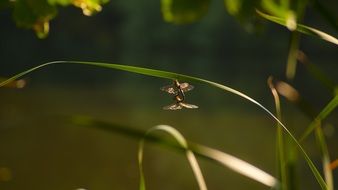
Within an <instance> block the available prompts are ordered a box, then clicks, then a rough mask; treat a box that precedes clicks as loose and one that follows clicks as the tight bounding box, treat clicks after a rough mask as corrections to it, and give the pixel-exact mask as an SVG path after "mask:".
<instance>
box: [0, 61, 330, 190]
mask: <svg viewBox="0 0 338 190" xmlns="http://www.w3.org/2000/svg"><path fill="white" fill-rule="evenodd" d="M52 64H80V65H81V64H82V65H91V66H97V67H105V68H110V69H117V70H123V71H127V72H132V73H138V74H142V75H148V76H153V77H158V78H167V79H171V80H175V79H177V80H183V81H184V80H186V81H193V82H199V83H204V84H208V85H210V86H213V87H216V88H219V89H221V90H224V91H226V92H230V93H232V94H235V95H237V96H240V97H242V98H244V99H245V100H247V101H249V102H251V103H253V104H255V105H256V106H258V107H260V108H261V109H263V110H264V111H265V112H266V113H267V114H268V115H269V116H271V117H272V118H273V119H274V120H275V121H276V122H278V123H279V124H280V125H281V126H282V127H283V129H284V131H285V132H286V133H287V135H288V136H289V137H290V138H291V139H292V141H293V142H294V143H295V144H296V145H297V147H298V148H299V150H300V151H301V153H302V155H303V157H304V159H305V160H306V162H307V164H308V166H309V167H310V169H311V171H312V173H313V175H314V176H315V178H316V180H317V182H318V183H319V185H320V186H321V188H322V189H327V185H326V183H325V181H324V179H323V178H322V176H321V175H320V173H319V171H318V169H317V168H316V166H315V165H314V164H313V162H312V160H311V159H310V158H309V156H308V155H307V153H306V151H305V150H304V148H303V147H302V146H301V145H300V143H299V142H298V140H297V139H296V138H295V137H294V136H293V135H292V133H291V132H290V131H289V130H288V128H287V127H286V126H285V125H284V124H283V123H282V122H281V121H280V120H278V118H277V117H276V116H275V115H274V114H272V113H271V112H270V111H269V110H268V109H267V108H266V107H264V106H263V105H262V104H260V103H259V102H257V101H256V100H254V99H253V98H251V97H249V96H248V95H246V94H244V93H242V92H240V91H237V90H235V89H233V88H230V87H228V86H225V85H222V84H219V83H216V82H212V81H209V80H205V79H202V78H197V77H192V76H188V75H183V74H178V73H173V72H168V71H161V70H155V69H148V68H141V67H134V66H128V65H120V64H109V63H99V62H83V61H54V62H48V63H45V64H42V65H39V66H37V67H34V68H31V69H29V70H26V71H24V72H21V73H19V74H17V75H15V76H13V77H11V78H9V79H8V80H6V81H4V82H2V83H0V87H2V86H3V85H6V84H7V83H9V82H11V81H13V80H16V79H17V78H19V77H22V76H24V75H26V74H28V73H30V72H33V71H35V70H37V69H40V68H42V67H45V66H48V65H52Z"/></svg>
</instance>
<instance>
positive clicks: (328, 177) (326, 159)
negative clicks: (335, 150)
mask: <svg viewBox="0 0 338 190" xmlns="http://www.w3.org/2000/svg"><path fill="white" fill-rule="evenodd" d="M278 83H279V85H278V86H281V85H280V84H283V83H284V82H278ZM277 89H279V92H281V94H283V95H284V97H285V98H286V99H287V100H288V101H290V102H292V103H294V104H295V105H297V106H298V108H299V109H300V110H302V111H303V112H304V113H305V114H306V115H307V116H308V117H309V118H310V119H314V116H313V114H312V113H313V111H312V110H313V108H312V107H311V106H310V105H309V104H308V103H306V102H305V100H303V98H301V96H300V94H299V93H298V91H297V90H296V89H294V88H293V87H292V86H291V85H289V84H287V83H285V84H284V88H277ZM286 91H292V93H286ZM291 94H292V95H291ZM295 94H296V97H297V98H295V97H294V95H295ZM304 105H308V106H306V107H304ZM314 121H316V120H315V119H314ZM313 125H314V126H315V134H316V141H317V143H318V145H319V149H320V152H321V155H322V164H323V172H324V176H325V181H326V184H327V187H328V189H329V190H333V189H334V187H333V186H334V185H333V176H332V170H331V169H330V155H329V151H328V147H327V144H326V140H325V137H324V134H323V130H322V127H321V121H319V120H318V122H316V123H314V124H313Z"/></svg>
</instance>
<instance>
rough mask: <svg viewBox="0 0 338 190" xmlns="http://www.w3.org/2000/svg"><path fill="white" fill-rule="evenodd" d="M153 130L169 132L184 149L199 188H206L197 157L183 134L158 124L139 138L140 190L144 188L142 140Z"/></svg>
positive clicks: (202, 189) (204, 189)
mask: <svg viewBox="0 0 338 190" xmlns="http://www.w3.org/2000/svg"><path fill="white" fill-rule="evenodd" d="M155 131H164V132H166V133H168V134H170V135H171V136H172V137H174V138H175V140H176V141H177V142H178V144H179V146H180V147H181V148H183V149H185V154H186V156H187V159H188V161H189V163H190V166H191V168H192V170H193V172H194V175H195V178H196V180H197V183H198V186H199V189H200V190H207V185H206V183H205V180H204V177H203V174H202V171H201V169H200V167H199V165H198V162H197V159H196V157H195V155H194V153H193V152H192V151H191V150H190V149H189V147H188V143H187V141H186V140H185V138H184V137H183V135H182V134H181V133H180V132H178V131H177V130H176V129H175V128H173V127H171V126H168V125H158V126H155V127H153V128H151V129H149V130H148V131H147V132H146V133H145V135H144V137H143V138H142V139H141V141H140V144H139V149H138V165H139V169H140V190H145V189H146V187H145V179H144V173H143V167H142V165H143V149H144V141H145V138H146V136H148V135H149V134H150V133H153V132H155Z"/></svg>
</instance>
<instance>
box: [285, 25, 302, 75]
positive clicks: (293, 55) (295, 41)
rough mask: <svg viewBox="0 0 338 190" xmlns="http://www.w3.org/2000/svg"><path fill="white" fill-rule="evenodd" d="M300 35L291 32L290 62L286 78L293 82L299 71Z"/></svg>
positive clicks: (287, 64) (288, 61) (288, 62)
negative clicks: (297, 70)
mask: <svg viewBox="0 0 338 190" xmlns="http://www.w3.org/2000/svg"><path fill="white" fill-rule="evenodd" d="M299 41H300V34H299V33H298V32H295V31H292V32H291V42H290V48H289V55H288V60H287V63H286V78H287V79H289V80H292V79H294V78H295V75H296V69H297V52H298V48H299Z"/></svg>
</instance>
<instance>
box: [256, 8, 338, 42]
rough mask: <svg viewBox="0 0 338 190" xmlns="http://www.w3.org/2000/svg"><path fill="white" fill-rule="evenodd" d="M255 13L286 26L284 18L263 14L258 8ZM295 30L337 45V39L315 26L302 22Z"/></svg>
mask: <svg viewBox="0 0 338 190" xmlns="http://www.w3.org/2000/svg"><path fill="white" fill-rule="evenodd" d="M257 13H258V15H260V16H261V17H263V18H265V19H267V20H269V21H272V22H274V23H277V24H280V25H282V26H285V27H287V20H286V19H284V18H279V17H275V16H271V15H268V14H265V13H263V12H261V11H259V10H257ZM296 30H297V31H298V32H301V33H303V34H307V35H310V36H316V37H318V38H320V39H322V40H325V41H328V42H331V43H333V44H335V45H338V39H337V38H335V37H333V36H331V35H329V34H326V33H325V32H322V31H320V30H318V29H315V28H312V27H309V26H305V25H302V24H297V27H296Z"/></svg>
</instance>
